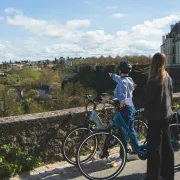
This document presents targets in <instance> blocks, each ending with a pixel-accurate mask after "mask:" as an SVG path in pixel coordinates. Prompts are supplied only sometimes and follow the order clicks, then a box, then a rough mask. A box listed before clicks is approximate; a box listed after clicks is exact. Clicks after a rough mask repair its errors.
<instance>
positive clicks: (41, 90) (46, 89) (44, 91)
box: [39, 85, 52, 98]
mask: <svg viewBox="0 0 180 180" xmlns="http://www.w3.org/2000/svg"><path fill="white" fill-rule="evenodd" d="M51 91H52V88H51V86H48V85H43V86H41V87H40V88H39V97H41V98H46V97H47V95H48V93H50V92H51Z"/></svg>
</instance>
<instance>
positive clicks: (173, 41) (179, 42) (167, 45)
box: [161, 21, 180, 65]
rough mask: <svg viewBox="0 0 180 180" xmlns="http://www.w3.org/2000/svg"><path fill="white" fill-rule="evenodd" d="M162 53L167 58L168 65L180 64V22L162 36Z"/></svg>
mask: <svg viewBox="0 0 180 180" xmlns="http://www.w3.org/2000/svg"><path fill="white" fill-rule="evenodd" d="M161 52H163V53H164V54H165V55H166V56H167V64H169V65H170V64H180V21H179V22H178V23H176V24H175V25H171V31H170V33H168V34H166V35H164V36H162V45H161Z"/></svg>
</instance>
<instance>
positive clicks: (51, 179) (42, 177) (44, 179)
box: [20, 166, 145, 180]
mask: <svg viewBox="0 0 180 180" xmlns="http://www.w3.org/2000/svg"><path fill="white" fill-rule="evenodd" d="M144 177H145V174H144V173H143V174H139V173H137V174H136V173H135V174H130V175H124V176H123V175H122V176H119V177H117V178H115V179H116V180H141V179H143V178H144ZM20 178H21V179H22V180H36V179H37V180H69V179H76V180H85V179H86V178H85V177H83V176H82V175H81V173H80V172H79V170H78V168H76V167H74V166H73V167H67V168H64V169H60V168H55V169H53V170H50V171H46V172H43V173H40V174H37V175H29V176H27V175H26V177H23V176H21V177H20Z"/></svg>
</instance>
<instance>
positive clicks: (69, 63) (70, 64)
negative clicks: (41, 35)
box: [64, 61, 72, 66]
mask: <svg viewBox="0 0 180 180" xmlns="http://www.w3.org/2000/svg"><path fill="white" fill-rule="evenodd" d="M64 65H65V66H72V61H64Z"/></svg>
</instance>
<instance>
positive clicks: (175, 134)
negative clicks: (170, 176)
mask: <svg viewBox="0 0 180 180" xmlns="http://www.w3.org/2000/svg"><path fill="white" fill-rule="evenodd" d="M170 133H171V142H172V145H173V149H174V159H175V162H174V165H175V166H174V169H175V170H177V169H180V153H179V149H180V143H179V142H180V110H176V111H174V114H173V120H172V122H171V124H170Z"/></svg>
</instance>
